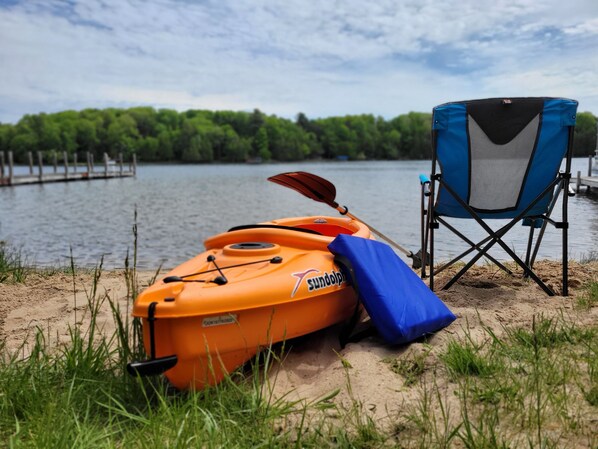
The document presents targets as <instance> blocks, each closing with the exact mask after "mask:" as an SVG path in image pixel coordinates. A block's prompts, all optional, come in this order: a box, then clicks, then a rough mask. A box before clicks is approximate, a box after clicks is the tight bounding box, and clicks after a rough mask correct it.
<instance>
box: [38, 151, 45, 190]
mask: <svg viewBox="0 0 598 449" xmlns="http://www.w3.org/2000/svg"><path fill="white" fill-rule="evenodd" d="M37 166H38V168H39V182H40V183H41V182H44V156H43V155H42V152H41V151H38V152H37Z"/></svg>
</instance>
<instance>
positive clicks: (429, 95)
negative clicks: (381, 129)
mask: <svg viewBox="0 0 598 449" xmlns="http://www.w3.org/2000/svg"><path fill="white" fill-rule="evenodd" d="M319 3H320V4H316V3H313V2H304V1H302V0H288V1H267V0H236V1H207V2H201V3H196V2H191V1H189V2H186V1H176V0H159V1H152V2H139V1H133V0H128V1H125V0H104V1H102V2H95V1H93V2H92V1H84V0H77V1H73V2H71V4H67V3H64V2H61V1H58V0H51V1H47V0H45V1H41V0H40V1H36V0H30V1H26V2H25V1H23V2H22V3H19V4H16V5H14V6H0V24H1V26H0V64H1V66H2V70H0V121H7V120H8V121H16V120H18V118H19V117H20V116H21V115H22V114H24V113H35V112H40V111H46V112H52V111H56V110H60V109H63V108H67V107H68V108H75V109H78V108H84V107H106V106H111V105H115V106H127V105H137V104H149V105H153V106H156V107H172V108H176V109H179V110H184V109H188V108H208V109H244V110H251V109H253V108H255V107H257V108H260V109H262V110H263V111H265V112H267V113H274V114H278V115H283V116H289V117H292V116H294V115H295V114H296V113H297V112H299V111H302V112H305V113H307V114H308V115H310V116H326V115H331V114H334V115H344V114H346V113H359V112H369V113H374V114H380V115H384V116H387V117H390V116H395V115H398V114H400V113H404V112H407V111H409V110H429V109H430V107H431V106H433V105H434V104H438V103H442V102H443V101H446V100H450V99H455V98H456V99H464V98H475V97H483V96H487V95H492V96H494V95H497V96H503V95H505V94H508V95H512V92H517V93H518V94H519V93H520V94H522V95H536V94H537V95H553V94H554V93H558V94H559V95H564V94H565V93H566V95H569V96H572V97H574V98H578V99H579V100H581V101H582V104H583V103H584V102H585V103H587V108H588V109H589V110H593V111H595V112H598V98H597V95H596V87H595V86H596V85H597V82H596V81H597V80H596V76H595V75H594V73H596V69H597V68H598V56H596V54H597V53H598V52H596V51H595V48H596V46H597V45H598V3H597V2H595V1H594V0H587V1H581V0H580V1H574V2H567V5H565V4H564V2H561V3H562V4H561V3H556V2H555V1H545V2H541V1H540V2H539V1H537V0H534V1H531V0H530V1H504V0H498V1H497V0H494V1H489V0H480V1H469V2H467V1H466V2H463V1H457V0H450V1H446V2H436V1H432V0H428V1H424V0H412V1H401V2H397V1H394V0H377V1H375V2H370V3H365V4H364V3H363V2H361V1H359V2H358V1H356V0H346V1H343V2H327V1H326V2H319ZM69 5H70V6H69Z"/></svg>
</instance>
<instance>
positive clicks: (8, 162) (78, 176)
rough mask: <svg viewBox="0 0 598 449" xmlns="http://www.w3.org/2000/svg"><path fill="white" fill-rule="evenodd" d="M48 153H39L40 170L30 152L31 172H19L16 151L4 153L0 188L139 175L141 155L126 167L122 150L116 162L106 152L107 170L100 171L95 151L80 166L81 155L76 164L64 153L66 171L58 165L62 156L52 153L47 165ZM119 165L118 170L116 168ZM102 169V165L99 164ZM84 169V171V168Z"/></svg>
mask: <svg viewBox="0 0 598 449" xmlns="http://www.w3.org/2000/svg"><path fill="white" fill-rule="evenodd" d="M43 157H44V155H43V153H42V152H41V151H38V152H37V173H35V170H34V163H33V153H32V152H31V151H29V152H28V153H27V161H28V166H29V170H28V171H29V173H26V174H15V169H14V158H13V153H12V151H9V152H8V155H7V156H6V155H5V153H4V152H3V151H2V152H0V187H3V186H17V185H25V184H43V183H46V182H70V181H91V180H93V179H110V178H127V177H134V176H135V175H136V174H137V157H136V155H135V154H133V157H132V159H131V161H130V162H129V163H128V164H127V167H126V168H125V163H124V160H123V155H122V153H119V154H118V160H117V161H113V160H111V159H110V158H109V157H108V154H107V153H104V164H103V165H104V166H103V169H98V170H96V169H95V167H94V160H93V154H92V153H90V152H87V153H86V165H80V164H79V163H78V161H77V154H76V153H75V154H73V161H72V164H69V158H68V154H67V152H66V151H63V152H62V170H60V169H59V167H58V155H57V153H56V151H54V152H52V156H51V158H52V165H51V166H49V167H48V166H44V158H43ZM117 167H118V169H116V168H117ZM98 168H99V167H98ZM81 169H83V170H81Z"/></svg>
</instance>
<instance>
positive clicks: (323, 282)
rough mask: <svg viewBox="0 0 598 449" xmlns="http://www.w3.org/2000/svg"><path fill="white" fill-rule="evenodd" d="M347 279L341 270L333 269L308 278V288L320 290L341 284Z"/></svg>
mask: <svg viewBox="0 0 598 449" xmlns="http://www.w3.org/2000/svg"><path fill="white" fill-rule="evenodd" d="M345 281H346V278H345V275H344V274H343V273H342V272H341V271H335V270H332V271H331V272H330V273H324V274H323V275H320V276H315V277H313V278H309V279H308V280H307V285H308V290H309V291H310V292H313V291H314V290H320V289H321V288H326V287H331V286H333V285H341V284H343V283H344V282H345Z"/></svg>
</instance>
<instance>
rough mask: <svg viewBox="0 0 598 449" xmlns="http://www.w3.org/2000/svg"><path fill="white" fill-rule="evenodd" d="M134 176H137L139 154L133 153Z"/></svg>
mask: <svg viewBox="0 0 598 449" xmlns="http://www.w3.org/2000/svg"><path fill="white" fill-rule="evenodd" d="M133 176H137V153H133Z"/></svg>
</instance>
